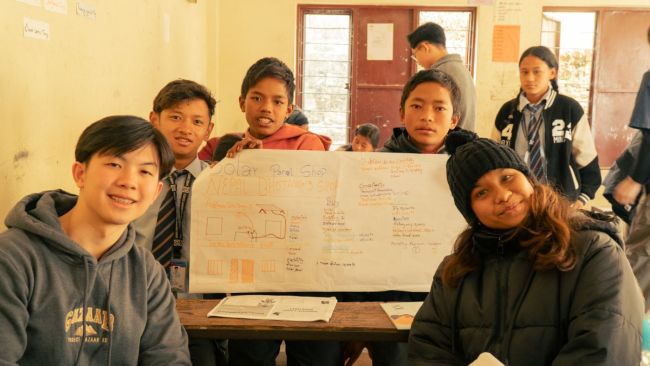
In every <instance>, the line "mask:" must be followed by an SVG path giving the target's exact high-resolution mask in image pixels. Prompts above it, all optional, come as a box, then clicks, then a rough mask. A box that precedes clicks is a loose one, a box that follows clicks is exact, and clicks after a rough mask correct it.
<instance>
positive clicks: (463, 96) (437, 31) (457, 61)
mask: <svg viewBox="0 0 650 366" xmlns="http://www.w3.org/2000/svg"><path fill="white" fill-rule="evenodd" d="M406 38H407V39H408V41H409V44H410V46H411V53H412V57H413V59H414V60H415V61H416V62H417V63H418V64H419V65H420V66H422V67H423V68H425V69H438V70H440V71H444V72H445V73H447V74H448V75H449V76H450V77H451V79H452V80H453V81H454V82H455V83H456V85H458V89H459V91H460V106H459V108H458V113H459V115H460V121H459V122H458V127H461V128H463V129H465V130H470V131H475V130H476V122H475V120H476V88H475V87H474V80H473V79H472V75H471V74H470V73H469V70H467V67H465V65H464V64H463V60H462V59H461V58H460V55H459V54H456V53H449V52H448V51H447V39H446V37H445V30H444V29H442V27H441V26H440V25H438V24H436V23H431V22H429V23H425V24H422V25H421V26H419V27H417V29H415V30H414V31H413V32H412V33H411V34H409V35H408V36H407V37H406Z"/></svg>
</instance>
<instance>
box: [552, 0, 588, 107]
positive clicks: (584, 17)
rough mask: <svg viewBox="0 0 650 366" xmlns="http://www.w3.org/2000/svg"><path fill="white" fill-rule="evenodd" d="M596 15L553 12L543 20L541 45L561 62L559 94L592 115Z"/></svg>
mask: <svg viewBox="0 0 650 366" xmlns="http://www.w3.org/2000/svg"><path fill="white" fill-rule="evenodd" d="M595 37H596V12H550V11H545V12H544V13H543V16H542V34H541V44H542V45H543V46H546V47H548V48H550V49H551V50H552V51H553V52H554V53H555V57H557V59H558V64H559V70H558V84H559V86H560V92H561V93H562V94H566V95H568V96H570V97H572V98H573V99H575V100H577V101H578V102H579V103H580V105H581V106H582V109H584V110H585V112H586V113H587V116H589V113H590V106H589V102H590V95H591V74H592V68H593V56H594V40H595Z"/></svg>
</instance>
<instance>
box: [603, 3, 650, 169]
mask: <svg viewBox="0 0 650 366" xmlns="http://www.w3.org/2000/svg"><path fill="white" fill-rule="evenodd" d="M649 19H650V11H602V12H601V13H600V17H599V21H598V34H597V36H596V43H597V44H596V50H597V54H596V57H595V59H596V71H595V78H594V80H595V82H594V89H593V90H594V91H593V93H594V94H593V113H592V129H593V131H594V137H595V140H596V149H597V150H598V159H599V161H600V166H601V167H602V168H609V167H610V166H611V165H612V163H613V162H614V160H616V158H617V157H618V156H619V155H620V153H621V152H622V151H623V150H624V149H625V147H626V146H627V144H628V142H629V140H630V138H631V135H632V132H633V131H631V130H630V129H629V128H628V127H627V125H628V124H629V122H630V115H631V114H632V108H633V106H634V99H635V98H636V93H637V91H638V90H639V84H640V83H641V77H642V76H643V73H644V72H645V71H646V70H648V69H650V46H649V45H648V39H647V31H648V25H650V23H649V22H648V20H649Z"/></svg>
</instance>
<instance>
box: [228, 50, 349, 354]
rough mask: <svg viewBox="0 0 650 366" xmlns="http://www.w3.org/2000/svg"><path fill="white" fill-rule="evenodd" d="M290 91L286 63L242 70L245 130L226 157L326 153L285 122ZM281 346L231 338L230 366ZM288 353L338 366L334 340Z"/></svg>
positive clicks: (267, 61) (291, 344)
mask: <svg viewBox="0 0 650 366" xmlns="http://www.w3.org/2000/svg"><path fill="white" fill-rule="evenodd" d="M294 90H295V82H294V77H293V72H292V71H291V69H289V67H287V65H285V64H284V62H282V61H280V60H278V59H277V58H273V57H266V58H262V59H260V60H258V61H257V62H256V63H254V64H253V65H252V66H251V67H250V68H249V69H248V71H247V72H246V76H245V77H244V80H243V82H242V87H241V95H240V97H239V106H240V108H241V111H242V112H244V114H245V116H246V122H247V123H248V129H247V130H246V132H245V133H244V137H243V139H242V140H241V141H238V142H237V143H235V145H234V146H233V147H232V148H231V149H230V150H228V153H227V156H228V157H231V158H232V157H234V156H235V155H236V154H237V153H238V152H240V151H241V150H242V149H250V148H255V149H279V150H318V151H326V150H327V149H328V148H329V145H330V139H329V138H327V137H324V136H321V135H317V134H314V133H311V132H309V131H306V130H304V129H302V128H300V127H297V126H294V125H289V124H286V123H285V120H286V117H287V116H288V115H290V114H291V112H292V111H293V105H292V103H293V93H294ZM294 295H308V294H305V293H300V294H294ZM318 295H320V296H323V294H322V293H320V294H318ZM281 343H282V342H281V341H248V340H232V339H231V340H230V341H229V342H228V354H229V362H230V365H231V366H240V365H241V366H251V365H263V366H267V365H275V358H276V357H277V355H278V353H279V351H280V344H281ZM286 352H287V364H288V365H304V366H312V365H342V361H341V353H340V346H339V343H338V342H324V341H323V342H317V341H287V342H286Z"/></svg>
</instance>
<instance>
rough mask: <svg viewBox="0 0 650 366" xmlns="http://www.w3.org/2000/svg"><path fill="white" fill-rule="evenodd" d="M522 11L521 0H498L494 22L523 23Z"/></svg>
mask: <svg viewBox="0 0 650 366" xmlns="http://www.w3.org/2000/svg"><path fill="white" fill-rule="evenodd" d="M522 13H523V4H522V1H521V0H496V4H495V8H494V23H495V24H496V23H507V24H521V22H522Z"/></svg>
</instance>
